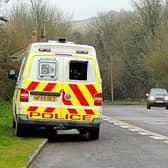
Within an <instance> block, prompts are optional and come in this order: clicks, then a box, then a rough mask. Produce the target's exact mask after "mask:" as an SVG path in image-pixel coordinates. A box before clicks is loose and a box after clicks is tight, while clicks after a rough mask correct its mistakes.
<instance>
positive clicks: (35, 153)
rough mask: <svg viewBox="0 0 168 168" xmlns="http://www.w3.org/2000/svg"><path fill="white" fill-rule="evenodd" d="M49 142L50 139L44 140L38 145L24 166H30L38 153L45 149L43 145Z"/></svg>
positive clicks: (24, 167)
mask: <svg viewBox="0 0 168 168" xmlns="http://www.w3.org/2000/svg"><path fill="white" fill-rule="evenodd" d="M47 142H48V139H44V140H43V142H42V143H41V144H40V145H39V146H38V147H37V149H36V150H35V151H34V152H33V154H32V155H31V156H30V159H29V160H28V162H27V163H26V165H25V166H23V168H29V166H30V165H31V164H32V162H33V161H34V160H35V158H36V157H37V155H38V154H39V153H40V151H41V150H42V149H43V147H44V146H45V145H46V143H47Z"/></svg>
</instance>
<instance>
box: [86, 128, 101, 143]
mask: <svg viewBox="0 0 168 168" xmlns="http://www.w3.org/2000/svg"><path fill="white" fill-rule="evenodd" d="M99 131H100V128H99V127H97V128H90V129H89V130H88V138H89V139H90V140H97V139H99Z"/></svg>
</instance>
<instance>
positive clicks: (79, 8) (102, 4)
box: [49, 0, 133, 20]
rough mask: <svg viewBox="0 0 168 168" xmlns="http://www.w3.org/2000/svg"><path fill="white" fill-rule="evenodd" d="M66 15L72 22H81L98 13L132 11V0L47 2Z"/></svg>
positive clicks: (58, 0)
mask: <svg viewBox="0 0 168 168" xmlns="http://www.w3.org/2000/svg"><path fill="white" fill-rule="evenodd" d="M49 1H52V4H55V5H56V6H57V7H58V8H60V9H62V10H63V11H64V12H65V13H67V14H72V17H73V20H83V19H87V18H89V17H93V16H96V15H97V13H99V12H107V11H110V10H116V11H120V10H121V9H125V10H133V8H132V0H49Z"/></svg>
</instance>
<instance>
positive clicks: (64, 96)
mask: <svg viewBox="0 0 168 168" xmlns="http://www.w3.org/2000/svg"><path fill="white" fill-rule="evenodd" d="M9 78H10V79H16V80H17V83H16V88H15V91H14V96H13V128H15V134H16V136H26V135H27V133H28V131H30V129H29V128H32V127H36V128H37V127H39V128H40V127H43V128H46V129H48V130H69V129H77V130H78V131H79V133H80V134H88V137H89V139H98V138H99V130H100V124H101V114H102V104H103V100H102V86H101V83H102V81H101V76H100V71H99V66H98V62H97V58H96V51H95V49H94V47H92V46H88V45H79V44H75V43H72V42H66V40H65V39H59V40H58V41H48V42H37V43H32V44H31V45H30V46H29V47H28V48H27V50H26V52H25V56H24V58H23V61H22V64H21V67H20V72H19V74H18V75H17V73H16V71H15V70H13V69H12V70H10V72H9Z"/></svg>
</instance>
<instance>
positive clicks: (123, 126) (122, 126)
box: [120, 125, 129, 128]
mask: <svg viewBox="0 0 168 168" xmlns="http://www.w3.org/2000/svg"><path fill="white" fill-rule="evenodd" d="M120 127H121V128H129V127H128V126H127V125H121V126H120Z"/></svg>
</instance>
